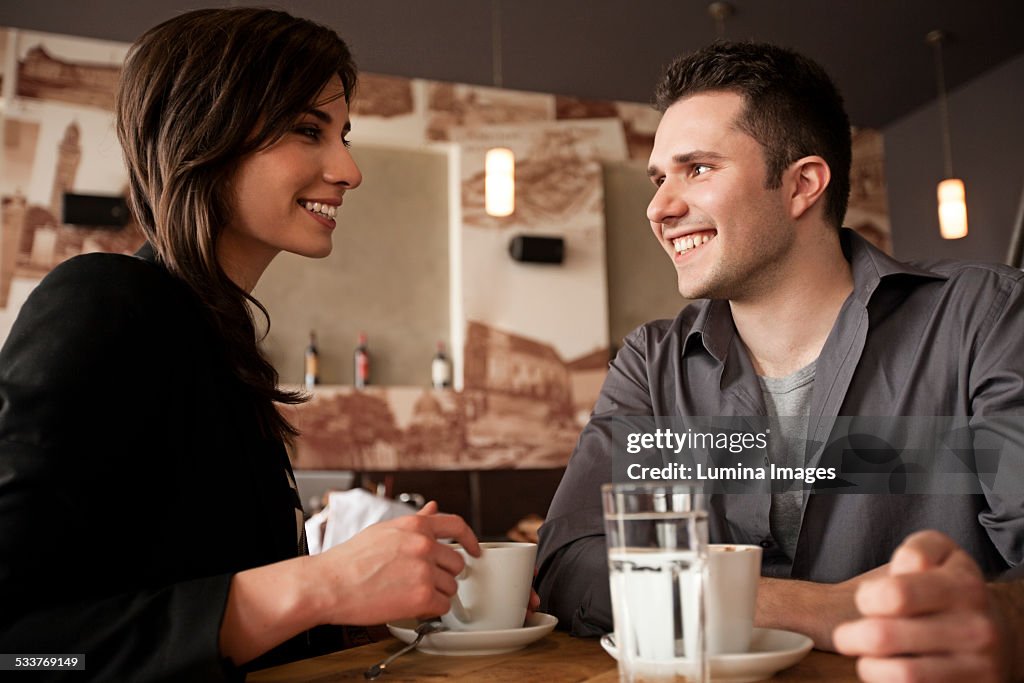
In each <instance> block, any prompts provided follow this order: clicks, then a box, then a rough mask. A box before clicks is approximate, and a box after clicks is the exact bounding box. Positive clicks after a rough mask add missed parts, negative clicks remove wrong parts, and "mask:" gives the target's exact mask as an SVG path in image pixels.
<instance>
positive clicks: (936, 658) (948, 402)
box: [537, 43, 1024, 680]
mask: <svg viewBox="0 0 1024 683" xmlns="http://www.w3.org/2000/svg"><path fill="white" fill-rule="evenodd" d="M656 99H657V105H658V108H659V110H660V111H662V113H663V118H662V121H661V123H660V125H659V127H658V132H657V135H656V137H655V142H654V149H653V152H652V154H651V163H650V168H649V175H650V177H651V180H652V182H653V183H654V185H655V186H656V187H657V190H656V192H655V195H654V198H653V200H652V201H651V203H650V206H649V208H648V218H649V219H650V223H651V229H652V230H653V232H654V237H655V239H657V240H658V242H659V243H660V244H661V245H662V247H663V248H664V250H665V252H666V253H667V254H668V257H669V258H670V259H671V261H672V263H673V265H674V267H675V269H676V272H677V275H678V283H679V291H680V293H681V294H682V295H683V296H684V297H685V298H688V299H703V300H704V301H699V302H697V303H695V304H692V305H691V306H689V307H687V308H686V309H684V310H683V311H682V312H681V313H680V314H679V316H678V317H677V318H676V319H675V320H672V321H667V320H662V321H655V322H652V323H649V324H647V325H644V326H642V327H640V328H639V329H637V330H635V331H634V332H633V333H631V334H630V335H629V336H627V337H626V339H625V340H624V344H623V348H622V350H621V351H620V352H619V354H618V355H617V357H616V358H615V360H614V361H613V362H612V364H611V366H610V369H609V374H608V377H607V379H606V381H605V384H604V387H603V388H602V392H601V395H600V397H599V399H598V401H597V404H596V406H595V409H594V414H593V418H592V420H591V422H590V424H589V425H588V426H587V427H586V428H585V429H584V431H583V433H582V435H581V436H580V440H579V443H578V445H577V449H576V452H575V453H574V454H573V457H572V459H571V461H570V463H569V467H568V469H567V471H566V474H565V477H564V479H563V481H562V483H561V485H560V487H559V490H558V492H557V493H556V495H555V498H554V500H553V501H552V505H551V508H550V510H549V512H548V518H547V520H546V522H545V524H544V526H543V527H542V528H541V531H540V549H539V556H538V565H539V576H538V581H537V585H538V588H539V593H540V595H541V599H542V609H547V610H549V611H551V612H553V613H554V614H555V615H557V616H558V617H559V620H560V623H561V624H563V625H565V626H566V627H567V628H570V629H571V630H572V631H573V632H574V633H576V634H578V635H593V634H596V633H599V632H603V631H607V630H610V629H611V627H612V622H611V611H610V606H609V591H608V578H607V564H606V558H605V553H606V549H605V541H604V530H603V523H602V515H601V503H600V497H599V487H600V484H602V483H604V482H607V481H610V480H611V478H612V466H611V457H612V455H611V450H612V447H611V434H610V428H609V427H608V424H607V423H608V421H607V420H606V419H605V418H611V417H616V416H767V415H773V416H774V415H782V416H796V417H798V418H802V422H801V421H800V420H797V421H796V422H795V423H793V424H794V425H795V426H791V427H789V430H790V432H791V433H790V434H787V435H786V436H787V440H796V441H799V442H803V443H807V442H812V443H813V442H815V441H816V440H818V441H820V440H821V439H822V437H823V436H827V435H828V431H827V429H828V425H830V424H831V422H830V420H832V421H834V420H833V418H835V416H840V415H847V416H848V415H889V416H922V415H924V416H961V417H964V418H968V419H970V420H971V421H972V422H971V425H972V427H975V422H974V420H975V419H982V418H988V417H996V416H1007V415H1016V416H1019V415H1021V406H1022V405H1024V353H1022V350H1024V349H1022V345H1024V343H1022V339H1024V315H1022V312H1024V293H1022V288H1024V274H1022V273H1020V272H1017V271H1013V270H1010V269H1006V268H1002V267H999V266H990V265H978V264H974V265H972V264H961V263H946V264H941V265H936V266H934V267H932V268H925V267H921V266H914V265H910V264H904V263H899V262H897V261H894V260H893V259H891V258H889V257H888V256H886V255H885V254H883V253H881V252H879V251H877V250H875V249H874V248H872V247H871V246H870V245H868V244H867V243H866V242H865V241H864V240H862V239H861V238H859V237H858V236H857V235H855V234H854V233H852V232H851V231H848V230H843V229H842V228H841V225H842V219H843V216H844V214H845V212H846V204H847V199H848V195H849V170H850V156H851V149H850V146H851V145H850V127H849V121H848V118H847V116H846V113H845V111H844V108H843V103H842V98H841V96H840V95H839V93H838V91H837V90H836V88H835V86H834V84H833V83H832V82H831V80H830V79H829V77H828V75H827V74H826V73H825V72H824V71H823V70H822V69H821V68H820V67H819V66H818V65H816V64H814V63H813V62H811V61H810V60H808V59H806V58H804V57H802V56H800V55H797V54H795V53H793V52H790V51H787V50H783V49H780V48H777V47H774V46H770V45H759V44H730V43H719V44H716V45H714V46H711V47H708V48H705V49H703V50H701V51H699V52H697V53H695V54H693V55H691V56H688V57H684V58H681V59H679V60H677V61H676V62H675V63H673V64H672V66H670V67H669V69H668V70H667V72H666V74H665V76H664V78H663V80H662V82H661V84H660V85H659V87H658V90H657V93H656ZM823 425H824V427H823ZM823 428H824V429H826V432H825V433H824V434H822V433H820V432H819V431H818V430H820V429H823ZM982 428H983V425H981V423H978V426H977V429H978V430H980V429H982ZM801 430H802V433H800V432H801ZM779 442H780V443H785V442H783V441H782V440H779ZM768 455H769V457H770V458H772V459H774V460H779V461H782V464H789V465H793V464H796V465H803V464H805V463H804V460H803V458H804V457H809V456H811V455H812V453H811V452H810V451H808V453H807V456H805V454H804V453H802V452H799V451H797V452H789V450H787V449H786V448H785V446H783V447H782V448H781V450H780V449H779V448H775V449H774V450H773V447H769V452H768ZM1009 488H1010V489H1011V492H1012V493H1011V494H1007V493H1006V489H1007V487H1005V486H1003V487H1001V488H1000V490H999V491H995V490H990V489H986V491H985V494H984V495H982V494H977V495H881V494H871V495H834V494H831V495H829V494H821V493H818V492H809V491H797V492H795V493H793V492H790V493H778V494H772V495H767V494H765V495H719V496H712V497H711V498H710V502H709V510H710V519H709V533H710V536H711V541H712V542H733V543H757V544H759V545H761V547H762V548H764V564H763V573H764V574H765V578H763V579H762V582H761V585H760V588H759V595H758V612H757V623H758V625H760V626H764V627H775V628H784V629H790V630H796V631H800V632H803V633H807V634H808V635H810V636H811V637H812V638H813V639H814V642H815V644H816V646H817V647H819V648H823V649H835V648H836V647H840V648H841V649H842V650H843V651H844V652H846V653H848V654H855V655H861V656H862V660H861V663H860V672H861V675H862V676H864V677H865V678H868V679H869V680H870V679H875V680H893V679H894V676H897V675H903V676H905V677H907V680H942V677H943V676H946V677H947V678H949V680H962V679H966V678H967V677H968V676H971V677H972V678H974V679H977V680H989V679H991V680H998V679H999V678H1001V677H1006V676H1008V675H1010V674H1011V669H1010V666H1011V661H1010V655H1009V653H1010V652H1012V651H1013V650H1014V649H1017V648H1014V647H1011V646H1012V645H1014V644H1015V643H1012V642H1011V640H1012V639H1015V638H1016V639H1020V638H1021V637H1022V636H1021V633H1022V632H1024V628H1017V627H1018V626H1024V618H1021V615H1020V613H1019V611H1020V610H1021V609H1022V607H1021V606H1022V605H1024V591H1022V590H1021V585H1020V584H1015V583H1010V584H1005V585H1000V586H995V585H993V586H986V584H985V583H984V578H983V577H984V576H994V575H997V574H999V573H1001V572H1003V571H1005V570H1007V569H1008V568H1010V567H1013V566H1016V565H1018V564H1019V563H1021V561H1022V559H1024V493H1021V491H1024V487H1016V486H1011V487H1009ZM922 529H937V530H938V532H941V533H938V532H930V533H926V534H924V535H923V536H920V535H918V536H910V534H912V533H914V532H918V531H920V530H922ZM908 536H910V538H908V539H907V540H906V544H905V545H904V546H902V547H900V543H901V541H903V539H905V538H907V537H908ZM898 547H900V549H899V550H897V548H898ZM894 551H895V552H896V554H895V555H894V556H893V553H894ZM890 556H892V557H893V560H892V563H891V564H890V565H887V566H885V565H886V563H887V562H888V561H889V559H890ZM949 591H956V595H955V596H954V597H951V596H950V593H949ZM1014 610H1017V612H1016V613H1014ZM858 617H860V619H859V620H857V621H855V622H854V623H851V624H848V625H845V626H843V627H842V628H841V629H840V630H838V631H836V640H833V635H832V634H833V630H834V629H835V628H836V626H838V625H839V624H840V623H843V622H848V621H850V620H853V619H858ZM1014 629H1016V630H1014ZM898 655H915V656H913V657H899V656H898ZM1015 665H1016V664H1015ZM1017 666H1019V665H1017ZM1012 673H1013V674H1014V675H1020V673H1021V672H1019V671H1013V672H1012Z"/></svg>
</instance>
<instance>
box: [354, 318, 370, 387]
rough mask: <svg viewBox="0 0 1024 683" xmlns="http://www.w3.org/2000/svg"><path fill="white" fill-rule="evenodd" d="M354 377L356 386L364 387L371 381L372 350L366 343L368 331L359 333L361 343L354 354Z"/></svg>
mask: <svg viewBox="0 0 1024 683" xmlns="http://www.w3.org/2000/svg"><path fill="white" fill-rule="evenodd" d="M352 364H353V367H352V369H353V375H352V376H353V378H354V383H355V385H356V387H358V388H362V387H365V386H367V385H368V384H369V383H370V351H369V349H368V348H367V345H366V333H365V332H360V333H359V344H358V345H357V346H356V350H355V352H354V353H353V354H352Z"/></svg>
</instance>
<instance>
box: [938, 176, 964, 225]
mask: <svg viewBox="0 0 1024 683" xmlns="http://www.w3.org/2000/svg"><path fill="white" fill-rule="evenodd" d="M938 195H939V232H940V233H941V234H942V237H943V239H947V240H956V239H960V238H961V237H963V236H964V235H966V234H967V200H966V192H965V191H964V181H962V180H960V179H959V178H946V179H945V180H943V181H942V182H940V183H939V191H938Z"/></svg>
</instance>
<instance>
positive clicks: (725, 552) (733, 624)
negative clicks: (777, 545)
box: [704, 543, 761, 655]
mask: <svg viewBox="0 0 1024 683" xmlns="http://www.w3.org/2000/svg"><path fill="white" fill-rule="evenodd" d="M760 578H761V548H760V546H756V545H736V544H731V543H722V544H712V545H709V546H708V582H707V591H706V592H705V602H704V606H705V609H706V612H705V617H706V618H705V638H706V642H707V652H708V655H724V654H736V653H741V652H747V651H748V650H750V639H751V636H752V635H753V632H754V611H755V609H756V607H757V584H758V582H759V581H760Z"/></svg>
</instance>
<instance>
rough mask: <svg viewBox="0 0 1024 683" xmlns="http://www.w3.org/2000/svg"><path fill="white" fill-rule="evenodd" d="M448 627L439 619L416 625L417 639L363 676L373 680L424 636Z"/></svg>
mask: <svg viewBox="0 0 1024 683" xmlns="http://www.w3.org/2000/svg"><path fill="white" fill-rule="evenodd" d="M446 629H447V627H446V626H445V625H444V624H442V623H441V622H440V621H437V620H434V621H424V622H423V623H421V624H420V625H419V626H417V627H416V640H414V641H412V642H411V643H409V644H408V645H406V646H405V647H403V648H402V649H401V650H399V651H398V652H396V653H395V654H393V655H391V656H390V657H388V658H387V659H385V660H383V661H381V662H379V663H377V664H374V665H373V666H371V667H370V668H369V669H367V670H366V671H364V672H363V678H365V679H367V680H370V681H372V680H373V679H375V678H377V677H378V676H380V675H381V674H382V673H384V670H385V669H387V668H388V664H390V663H391V662H393V661H395V660H396V659H398V658H399V657H401V656H402V655H404V654H405V653H406V652H408V651H409V650H412V649H413V648H415V647H416V646H417V645H419V644H420V641H421V640H423V637H424V636H428V635H430V634H431V633H437V632H438V631H444V630H446Z"/></svg>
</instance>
